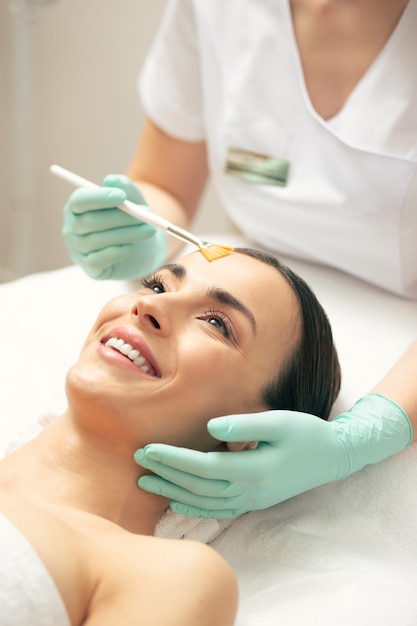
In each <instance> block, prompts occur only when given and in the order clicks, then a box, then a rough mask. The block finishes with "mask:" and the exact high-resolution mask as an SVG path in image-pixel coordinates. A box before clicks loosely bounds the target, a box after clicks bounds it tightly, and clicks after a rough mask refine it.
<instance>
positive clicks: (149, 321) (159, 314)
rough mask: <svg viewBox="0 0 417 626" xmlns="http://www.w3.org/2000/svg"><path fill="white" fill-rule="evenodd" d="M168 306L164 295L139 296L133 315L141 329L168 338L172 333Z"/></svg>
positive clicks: (133, 308)
mask: <svg viewBox="0 0 417 626" xmlns="http://www.w3.org/2000/svg"><path fill="white" fill-rule="evenodd" d="M168 306H169V305H168V302H167V301H166V299H164V297H163V295H158V296H138V298H137V300H136V302H135V303H134V305H133V307H132V312H131V314H132V317H133V318H135V320H136V323H137V324H138V326H139V327H141V328H144V329H146V330H148V331H149V330H150V331H152V332H155V333H157V334H158V335H160V336H161V337H164V336H165V337H166V336H168V335H169V334H170V332H171V320H170V314H169V310H168Z"/></svg>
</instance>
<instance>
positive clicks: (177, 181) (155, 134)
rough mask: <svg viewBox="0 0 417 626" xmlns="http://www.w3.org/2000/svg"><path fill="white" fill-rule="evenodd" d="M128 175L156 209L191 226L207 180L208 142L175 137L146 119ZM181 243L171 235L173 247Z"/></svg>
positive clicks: (181, 225) (181, 223)
mask: <svg viewBox="0 0 417 626" xmlns="http://www.w3.org/2000/svg"><path fill="white" fill-rule="evenodd" d="M127 175H128V176H129V178H130V179H131V180H133V181H134V182H136V183H137V184H138V185H139V186H140V189H141V191H142V193H143V195H144V197H145V199H146V202H147V204H148V205H149V206H150V207H152V210H153V211H155V212H156V213H158V214H159V215H162V217H165V218H166V219H167V220H169V221H170V222H173V223H174V224H176V225H177V226H180V227H182V228H188V227H189V225H190V223H191V221H192V219H193V218H194V216H195V214H196V212H197V208H198V204H199V202H200V199H201V196H202V193H203V191H204V187H205V185H206V182H207V177H208V169H207V154H206V144H205V142H190V141H183V140H181V139H176V138H174V137H172V136H170V135H167V134H166V133H165V132H164V131H163V130H162V129H160V128H159V127H158V126H156V125H155V124H154V123H153V122H151V121H150V120H146V121H145V124H144V127H143V131H142V134H141V137H140V139H139V142H138V145H137V149H136V153H135V155H134V157H133V159H132V162H131V164H130V166H129V168H128V170H127ZM180 246H181V242H179V241H178V240H176V239H173V238H172V237H171V238H170V249H171V250H172V249H173V250H175V251H176V250H178V249H179V247H180Z"/></svg>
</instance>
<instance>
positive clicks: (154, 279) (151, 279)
mask: <svg viewBox="0 0 417 626" xmlns="http://www.w3.org/2000/svg"><path fill="white" fill-rule="evenodd" d="M140 282H141V284H142V286H143V287H144V288H145V289H151V290H152V291H154V292H155V293H165V291H166V284H165V283H164V281H163V280H162V277H161V276H160V275H159V274H153V275H152V276H145V277H144V278H142V279H141V281H140ZM155 287H158V288H159V289H161V291H160V292H157V291H155ZM198 319H200V320H205V321H208V320H210V319H216V320H217V321H218V322H220V323H221V324H222V325H223V329H224V331H222V330H220V329H219V332H221V333H222V334H223V335H224V336H225V337H226V339H232V340H233V341H234V335H233V329H232V325H231V323H230V320H229V318H228V317H227V315H225V314H224V313H222V312H221V311H216V310H214V309H210V311H207V313H204V314H203V315H200V316H199V318H198Z"/></svg>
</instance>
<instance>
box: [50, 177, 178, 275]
mask: <svg viewBox="0 0 417 626" xmlns="http://www.w3.org/2000/svg"><path fill="white" fill-rule="evenodd" d="M103 185H104V186H103V187H98V188H97V189H77V190H76V191H74V193H73V194H72V195H71V196H70V198H69V200H68V202H67V204H66V205H65V208H64V226H63V230H62V234H63V237H64V240H65V243H66V244H67V247H68V250H69V253H70V256H71V259H72V260H73V261H74V263H77V264H78V265H80V266H81V267H82V268H83V270H84V271H85V273H86V274H87V275H88V276H90V277H91V278H96V279H101V280H104V279H111V280H120V279H126V280H128V279H132V278H137V277H140V276H145V275H146V274H150V273H151V272H152V271H153V270H155V269H156V268H157V267H159V266H160V265H161V264H162V263H163V262H164V261H165V258H166V253H167V247H168V242H167V235H166V234H165V232H163V231H161V230H159V229H156V228H154V227H153V226H150V225H149V224H145V223H144V222H141V221H140V220H138V219H136V218H134V217H132V216H131V215H128V214H127V213H125V212H124V211H121V210H120V209H118V208H117V206H118V205H120V204H122V203H123V202H124V201H125V200H131V201H132V202H135V203H136V204H141V205H146V202H145V200H144V199H143V196H142V194H141V192H140V191H139V188H138V186H137V185H136V184H135V183H133V182H132V181H131V180H130V179H129V178H128V177H127V176H122V175H118V176H115V175H111V176H106V178H105V179H104V181H103ZM149 210H151V209H149Z"/></svg>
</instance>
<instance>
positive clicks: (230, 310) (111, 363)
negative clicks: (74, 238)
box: [67, 252, 300, 450]
mask: <svg viewBox="0 0 417 626" xmlns="http://www.w3.org/2000/svg"><path fill="white" fill-rule="evenodd" d="M299 332H300V323H299V311H298V304H297V300H296V297H295V295H294V293H293V291H292V289H291V288H290V286H289V285H288V283H287V282H286V280H285V279H284V278H283V277H282V276H281V275H280V273H279V272H278V271H277V270H276V269H275V268H273V267H270V266H268V265H266V264H265V263H263V262H261V261H259V260H257V259H254V258H251V257H248V256H245V255H243V254H239V253H232V254H229V255H227V256H225V257H223V258H221V259H218V260H216V261H214V262H212V263H209V262H207V261H206V260H205V258H204V257H203V255H202V254H201V253H199V252H195V253H193V254H190V255H188V256H186V257H184V258H182V259H181V260H180V261H179V262H178V264H173V265H167V266H166V267H164V268H162V269H161V270H159V271H158V272H157V273H156V274H155V275H154V276H153V277H151V278H148V279H146V280H145V281H144V283H143V286H142V287H141V288H140V289H139V290H138V291H137V292H135V293H132V294H129V295H125V296H121V297H117V298H115V299H114V300H112V301H110V302H109V303H108V304H107V305H106V306H105V307H104V308H103V310H102V311H101V313H100V315H99V317H98V319H97V321H96V323H95V325H94V327H93V329H92V330H91V332H90V334H89V336H88V338H87V340H86V342H85V344H84V346H83V349H82V351H81V354H80V358H79V360H78V362H77V363H76V364H75V365H74V366H73V367H72V368H71V370H70V372H69V374H68V377H67V394H68V398H69V403H70V406H71V404H72V405H73V406H76V407H78V410H79V411H80V410H81V413H83V415H84V417H83V419H88V420H90V422H91V420H92V418H94V428H97V419H100V427H101V428H103V429H106V430H109V429H110V430H111V429H112V428H115V425H116V429H117V433H122V432H123V431H126V429H127V432H128V433H129V434H130V435H132V436H133V437H134V438H135V442H134V447H135V448H136V447H139V446H142V445H146V444H147V443H150V442H162V443H170V444H175V445H181V446H186V447H191V448H196V449H202V450H209V449H213V447H214V446H215V445H216V444H217V443H218V442H217V441H215V440H214V439H212V438H211V437H210V436H209V434H208V432H207V429H206V424H207V421H208V420H209V419H210V418H212V417H216V416H220V415H226V414H233V413H250V412H257V411H262V410H265V409H266V408H267V407H266V406H265V405H264V403H263V400H262V390H263V388H264V387H265V385H266V384H267V383H268V382H269V381H270V380H271V379H272V378H273V377H275V375H276V374H277V372H278V371H279V370H280V369H281V368H282V366H283V365H284V363H285V362H286V360H287V357H288V356H289V355H290V354H291V352H292V349H293V348H294V347H295V345H296V343H297V340H298V337H299ZM91 423H93V422H91Z"/></svg>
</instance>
